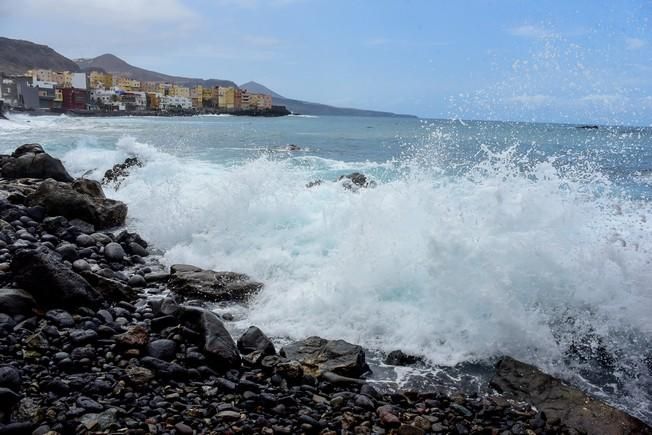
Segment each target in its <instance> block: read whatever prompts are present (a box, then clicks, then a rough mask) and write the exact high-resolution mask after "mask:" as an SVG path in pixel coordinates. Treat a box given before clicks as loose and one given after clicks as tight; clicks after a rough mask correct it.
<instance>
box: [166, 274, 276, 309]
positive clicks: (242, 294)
mask: <svg viewBox="0 0 652 435" xmlns="http://www.w3.org/2000/svg"><path fill="white" fill-rule="evenodd" d="M175 266H176V265H175ZM175 266H172V270H177V271H176V273H173V274H172V275H171V276H170V281H169V288H170V290H172V291H174V292H175V293H177V294H179V295H181V296H185V297H197V298H201V299H204V300H207V301H212V302H221V301H233V302H244V301H246V300H247V299H249V298H250V297H251V296H253V295H255V294H256V293H258V291H259V290H260V289H261V288H262V287H263V285H262V284H261V283H259V282H256V281H252V280H251V279H250V278H249V277H248V276H247V275H244V274H241V273H234V272H215V271H213V270H199V271H192V270H189V271H181V270H179V269H178V268H176V269H175Z"/></svg>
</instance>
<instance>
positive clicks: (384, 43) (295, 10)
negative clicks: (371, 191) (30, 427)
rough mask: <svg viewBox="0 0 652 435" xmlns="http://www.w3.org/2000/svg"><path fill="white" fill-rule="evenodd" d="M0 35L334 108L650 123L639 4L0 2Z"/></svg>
mask: <svg viewBox="0 0 652 435" xmlns="http://www.w3.org/2000/svg"><path fill="white" fill-rule="evenodd" d="M0 35H2V36H7V37H10V38H20V39H26V40H30V41H33V42H37V43H41V44H47V45H49V46H51V47H52V48H54V49H55V50H57V51H58V52H60V53H61V54H63V55H65V56H67V57H70V58H78V57H95V56H98V55H100V54H103V53H113V54H115V55H117V56H119V57H121V58H123V59H125V60H126V61H128V62H129V63H131V64H133V65H136V66H140V67H143V68H147V69H152V70H155V71H159V72H163V73H167V74H173V75H183V76H190V77H201V78H221V79H229V80H233V81H235V82H236V83H239V84H241V83H244V82H247V81H249V80H255V81H257V82H259V83H262V84H264V85H266V86H268V87H269V88H271V89H272V90H274V91H276V92H278V93H279V94H281V95H284V96H286V97H290V98H297V99H302V100H307V101H314V102H320V103H326V104H333V105H337V106H347V107H356V108H368V109H377V110H387V111H392V112H399V113H409V114H415V115H418V116H421V117H433V118H464V119H500V120H522V121H538V122H547V121H551V122H580V123H618V124H633V125H652V0H609V1H601V0H591V1H586V0H578V1H571V0H548V1H541V0H538V1H529V0H484V1H483V0H478V1H466V0H458V1H446V2H444V1H435V0H400V1H399V0H395V1H389V0H156V1H152V0H56V1H48V0H0Z"/></svg>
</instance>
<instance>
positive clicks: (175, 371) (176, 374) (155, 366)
mask: <svg viewBox="0 0 652 435" xmlns="http://www.w3.org/2000/svg"><path fill="white" fill-rule="evenodd" d="M140 361H141V362H142V363H143V365H145V366H146V367H147V368H149V369H151V370H154V371H155V372H156V374H157V376H158V377H160V378H163V379H178V380H183V379H186V378H187V377H188V371H187V370H186V369H184V368H183V367H181V366H180V365H179V364H175V363H170V362H167V361H163V360H161V359H158V358H154V357H151V356H145V357H143V358H141V360H140Z"/></svg>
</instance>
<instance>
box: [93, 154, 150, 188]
mask: <svg viewBox="0 0 652 435" xmlns="http://www.w3.org/2000/svg"><path fill="white" fill-rule="evenodd" d="M134 167H137V168H142V167H143V162H141V161H140V160H139V159H138V157H128V158H126V159H125V161H124V162H122V163H117V164H115V165H113V168H111V169H109V170H107V171H106V172H105V173H104V177H102V184H108V183H115V184H116V185H117V186H119V185H120V183H122V181H123V180H124V179H125V178H126V177H127V176H128V175H129V172H130V169H131V168H134Z"/></svg>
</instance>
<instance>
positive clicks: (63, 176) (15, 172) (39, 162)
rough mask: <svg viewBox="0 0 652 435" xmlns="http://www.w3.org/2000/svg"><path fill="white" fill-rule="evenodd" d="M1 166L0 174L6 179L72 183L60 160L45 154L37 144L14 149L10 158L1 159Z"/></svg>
mask: <svg viewBox="0 0 652 435" xmlns="http://www.w3.org/2000/svg"><path fill="white" fill-rule="evenodd" d="M1 164H2V167H1V168H0V173H1V174H2V177H4V178H6V179H15V178H40V179H46V178H52V179H54V180H57V181H64V182H71V181H73V178H72V177H71V176H70V174H69V173H68V171H66V168H64V167H63V163H61V160H59V159H55V158H54V157H52V156H51V155H49V154H47V153H46V152H45V151H43V148H42V147H41V146H40V145H39V144H25V145H22V146H20V147H18V148H16V150H15V151H14V152H13V154H12V155H11V157H9V158H5V159H3V160H2V162H1Z"/></svg>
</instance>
